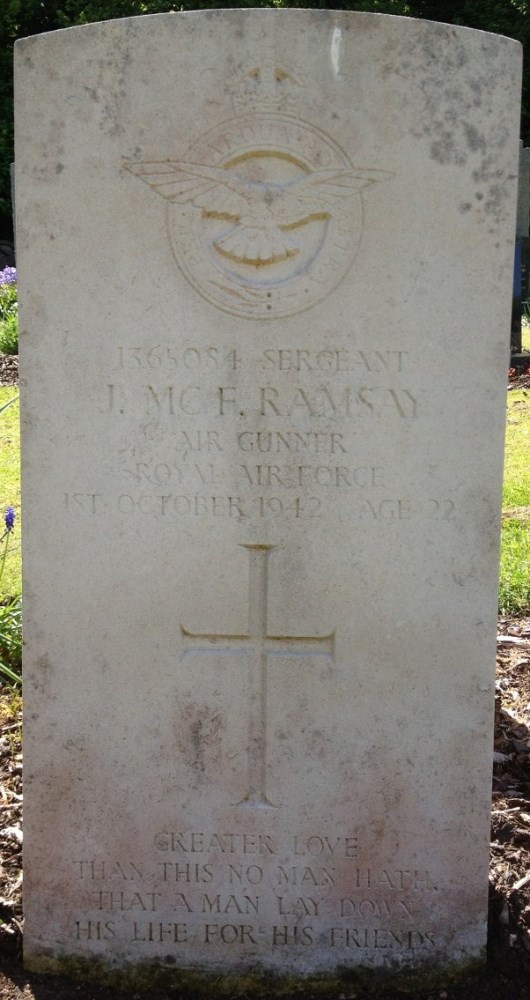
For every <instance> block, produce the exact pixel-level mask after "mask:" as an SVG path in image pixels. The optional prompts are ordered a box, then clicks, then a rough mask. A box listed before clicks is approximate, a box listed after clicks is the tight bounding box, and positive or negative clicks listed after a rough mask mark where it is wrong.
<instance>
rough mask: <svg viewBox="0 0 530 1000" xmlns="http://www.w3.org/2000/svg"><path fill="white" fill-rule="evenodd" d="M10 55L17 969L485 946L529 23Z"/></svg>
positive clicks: (411, 955)
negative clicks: (19, 726)
mask: <svg viewBox="0 0 530 1000" xmlns="http://www.w3.org/2000/svg"><path fill="white" fill-rule="evenodd" d="M17 49H18V54H17V68H16V81H17V102H16V103H17V143H18V145H17V156H16V162H17V201H18V225H17V241H18V254H19V257H18V265H19V280H20V289H21V344H22V352H23V410H24V413H23V421H24V430H23V440H24V448H23V451H24V457H23V463H24V464H23V479H24V491H25V507H24V543H25V547H24V571H25V583H24V608H25V614H26V622H25V628H26V643H27V645H26V660H25V688H24V691H25V707H26V726H27V729H26V744H25V773H26V794H25V804H26V828H25V864H26V876H25V905H26V931H25V957H26V962H27V963H28V965H29V966H30V967H33V968H47V969H53V968H61V967H63V963H64V962H65V961H66V960H68V961H71V960H72V959H83V958H87V959H90V962H91V966H92V967H93V966H94V963H95V962H96V961H97V960H98V959H99V960H101V962H102V963H103V965H105V964H107V965H109V966H113V967H117V968H121V967H123V966H125V965H126V964H127V963H132V964H133V965H134V964H136V963H143V962H146V961H147V962H151V961H153V962H158V963H160V964H164V963H167V964H169V967H170V968H171V967H173V966H175V965H176V966H177V967H179V968H181V967H188V966H192V967H194V968H195V969H202V970H216V971H218V972H231V971H234V970H235V971H238V972H241V971H242V970H244V969H250V968H252V969H254V968H258V969H266V970H273V971H276V972H278V973H282V974H283V973H287V972H290V973H297V972H298V973H303V974H306V973H313V972H331V971H333V970H336V969H339V968H344V967H346V968H347V967H355V966H358V965H364V966H371V967H387V966H388V967H392V968H398V969H399V968H402V967H409V966H421V965H423V964H428V965H429V967H432V966H436V965H444V964H446V963H448V962H457V963H465V962H467V960H469V959H473V958H476V957H478V956H480V955H481V954H482V953H483V949H484V945H485V939H486V911H487V865H488V828H489V803H490V778H491V766H492V752H491V745H492V706H493V680H494V639H495V621H496V602H497V560H498V532H499V509H500V489H501V466H502V447H503V424H504V404H505V373H506V367H507V359H508V334H509V315H510V296H511V269H512V261H513V238H514V231H515V214H516V185H517V165H518V152H519V151H518V133H517V129H518V123H519V113H518V86H519V73H520V54H519V46H518V45H517V44H516V43H515V42H514V41H512V40H510V39H506V38H500V37H497V36H493V35H488V34H484V33H481V32H476V31H471V30H468V29H465V28H455V27H452V26H447V25H443V24H433V23H427V22H420V21H414V20H408V19H400V18H393V17H384V16H379V15H372V14H362V13H343V12H338V13H337V12H320V11H319V12H317V11H309V10H306V11H302V10H296V11H279V12H278V11H274V10H254V11H243V10H236V11H234V10H233V11H229V12H227V11H211V12H194V13H186V14H168V15H161V16H155V17H141V18H136V19H132V20H123V21H114V22H109V23H102V24H93V25H90V26H88V27H81V28H74V29H68V30H67V31H59V32H56V33H52V34H48V35H44V36H41V37H35V38H29V39H25V40H24V41H22V42H21V43H19V44H18V45H17ZM477 358H480V359H481V360H480V363H478V364H477V362H476V359H477ZM68 967H70V966H68Z"/></svg>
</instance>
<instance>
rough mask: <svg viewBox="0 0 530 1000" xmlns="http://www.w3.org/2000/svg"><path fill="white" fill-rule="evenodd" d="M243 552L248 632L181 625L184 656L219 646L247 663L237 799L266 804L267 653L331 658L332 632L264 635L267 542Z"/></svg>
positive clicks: (243, 802) (214, 650) (209, 651)
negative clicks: (244, 760)
mask: <svg viewBox="0 0 530 1000" xmlns="http://www.w3.org/2000/svg"><path fill="white" fill-rule="evenodd" d="M243 548H245V549H247V550H248V554H249V587H248V634H247V635H231V634H224V633H219V632H214V633H209V632H190V631H189V629H187V628H184V626H183V625H181V631H182V635H183V636H184V654H183V655H184V656H186V655H191V654H195V655H209V654H210V655H212V654H213V655H216V654H218V653H219V652H220V651H221V650H222V651H226V652H230V653H234V654H235V655H239V656H244V657H245V658H246V660H247V664H248V687H249V696H250V705H249V736H248V790H247V793H246V795H245V797H244V798H243V799H242V800H241V802H239V803H238V805H254V806H271V805H273V803H272V802H270V801H269V799H268V798H267V793H266V758H267V662H268V659H269V657H271V656H290V657H297V658H300V657H301V656H319V657H320V656H327V657H330V658H331V659H333V658H334V639H335V633H334V632H332V633H330V635H325V636H303V635H282V636H280V635H268V632H267V595H268V570H269V553H270V551H271V549H272V548H273V546H272V545H244V546H243Z"/></svg>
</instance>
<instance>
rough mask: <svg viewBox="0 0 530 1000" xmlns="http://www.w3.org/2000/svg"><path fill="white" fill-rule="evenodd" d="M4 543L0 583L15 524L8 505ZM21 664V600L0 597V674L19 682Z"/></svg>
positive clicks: (13, 681) (9, 679)
mask: <svg viewBox="0 0 530 1000" xmlns="http://www.w3.org/2000/svg"><path fill="white" fill-rule="evenodd" d="M4 524H5V530H4V533H3V535H2V536H1V538H0V542H3V543H4V546H3V552H2V554H1V556H0V583H1V581H2V575H3V572H4V566H5V564H6V558H7V549H8V546H9V539H10V537H11V533H12V531H13V528H14V525H15V511H14V509H13V507H8V508H7V510H6V512H5V514H4ZM21 664H22V600H21V598H20V596H17V597H6V598H4V599H3V600H1V599H0V675H2V676H3V677H5V678H7V680H8V681H10V682H11V683H12V684H17V685H18V684H21V683H22V678H21Z"/></svg>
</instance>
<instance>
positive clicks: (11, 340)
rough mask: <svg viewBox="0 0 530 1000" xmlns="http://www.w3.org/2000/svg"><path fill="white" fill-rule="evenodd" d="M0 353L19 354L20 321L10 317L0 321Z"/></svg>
mask: <svg viewBox="0 0 530 1000" xmlns="http://www.w3.org/2000/svg"><path fill="white" fill-rule="evenodd" d="M0 351H1V352H2V354H18V319H17V317H16V316H8V317H7V319H4V320H0Z"/></svg>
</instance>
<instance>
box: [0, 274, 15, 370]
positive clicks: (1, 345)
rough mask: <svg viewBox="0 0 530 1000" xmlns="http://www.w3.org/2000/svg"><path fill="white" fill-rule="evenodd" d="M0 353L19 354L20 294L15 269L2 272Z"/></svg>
mask: <svg viewBox="0 0 530 1000" xmlns="http://www.w3.org/2000/svg"><path fill="white" fill-rule="evenodd" d="M0 351H2V353H3V354H18V292H17V272H16V270H15V268H14V267H4V269H3V271H0Z"/></svg>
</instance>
